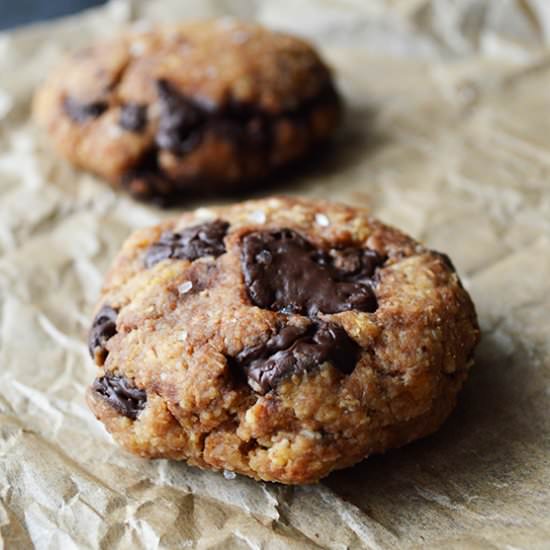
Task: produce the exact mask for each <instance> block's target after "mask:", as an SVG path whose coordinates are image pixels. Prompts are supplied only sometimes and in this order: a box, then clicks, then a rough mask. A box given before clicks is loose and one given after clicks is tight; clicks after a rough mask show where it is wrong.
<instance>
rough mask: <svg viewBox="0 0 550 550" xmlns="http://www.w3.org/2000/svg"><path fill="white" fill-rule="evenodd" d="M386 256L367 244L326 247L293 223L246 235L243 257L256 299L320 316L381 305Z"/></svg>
mask: <svg viewBox="0 0 550 550" xmlns="http://www.w3.org/2000/svg"><path fill="white" fill-rule="evenodd" d="M383 262H384V258H382V256H380V255H379V254H378V253H377V252H375V251H374V250H370V249H364V248H345V249H331V250H320V249H317V248H315V247H314V246H313V245H312V244H311V243H310V242H309V241H307V240H306V239H304V237H302V236H301V235H299V234H298V233H296V232H295V231H293V230H291V229H281V230H278V231H257V232H255V233H250V234H248V235H246V237H244V239H243V242H242V255H241V263H242V268H243V272H244V280H245V283H246V286H247V289H248V294H249V296H250V299H251V300H252V302H253V303H254V304H255V305H257V306H259V307H261V308H264V309H271V310H274V311H281V312H283V313H298V314H302V315H308V316H309V317H314V316H315V315H317V314H318V313H338V312H341V311H348V310H352V309H354V310H358V311H366V312H373V311H375V310H376V308H377V307H378V304H377V302H376V296H375V294H374V291H373V286H374V281H373V276H374V274H375V271H376V268H377V267H379V266H381V265H382V263H383Z"/></svg>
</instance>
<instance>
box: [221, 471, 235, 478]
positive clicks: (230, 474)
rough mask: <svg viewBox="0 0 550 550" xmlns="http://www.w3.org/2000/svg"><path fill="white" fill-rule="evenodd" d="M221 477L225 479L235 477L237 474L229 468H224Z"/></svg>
mask: <svg viewBox="0 0 550 550" xmlns="http://www.w3.org/2000/svg"><path fill="white" fill-rule="evenodd" d="M223 477H225V479H235V478H236V477H237V474H236V473H235V472H232V471H231V470H224V471H223Z"/></svg>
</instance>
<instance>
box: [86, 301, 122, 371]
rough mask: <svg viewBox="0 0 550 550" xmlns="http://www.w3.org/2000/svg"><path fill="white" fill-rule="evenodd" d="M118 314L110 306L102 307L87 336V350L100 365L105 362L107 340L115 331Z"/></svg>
mask: <svg viewBox="0 0 550 550" xmlns="http://www.w3.org/2000/svg"><path fill="white" fill-rule="evenodd" d="M117 315H118V312H117V311H116V310H115V309H113V308H112V307H110V306H103V307H102V308H101V309H100V310H99V312H98V314H97V315H96V316H95V319H94V321H93V323H92V327H91V329H90V334H89V336H88V350H89V351H90V355H91V356H92V358H94V359H95V360H96V362H98V363H99V364H100V365H102V364H103V363H104V362H105V358H106V357H107V354H108V351H107V348H106V344H107V340H109V339H110V338H112V337H113V336H114V335H115V334H116V332H117V330H116V318H117Z"/></svg>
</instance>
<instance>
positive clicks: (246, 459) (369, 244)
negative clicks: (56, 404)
mask: <svg viewBox="0 0 550 550" xmlns="http://www.w3.org/2000/svg"><path fill="white" fill-rule="evenodd" d="M478 338H479V330H478V325H477V320H476V314H475V310H474V306H473V304H472V302H471V300H470V297H469V295H468V293H467V292H466V291H465V290H464V288H463V286H462V285H461V283H460V280H459V278H458V276H457V274H456V272H455V270H454V268H453V265H452V264H451V262H450V260H449V259H448V258H447V257H446V256H445V255H443V254H440V253H437V252H434V251H431V250H429V249H426V248H424V247H423V246H421V245H420V244H418V243H417V242H415V241H414V240H412V239H411V238H409V237H407V236H406V235H404V234H402V233H400V232H399V231H397V230H395V229H392V228H390V227H388V226H386V225H383V224H382V223H380V222H378V221H376V220H373V219H371V218H369V216H368V215H367V213H366V212H364V211H362V210H358V209H353V208H349V207H346V206H342V205H337V204H331V203H328V202H315V201H308V200H303V199H292V198H271V199H266V200H262V201H250V202H245V203H242V204H237V205H234V206H230V207H223V208H212V209H199V210H197V211H195V212H190V213H185V214H183V215H182V216H181V217H179V218H177V219H175V220H172V221H169V222H166V223H164V224H162V225H159V226H157V227H152V228H150V229H144V230H140V231H138V232H136V233H135V234H134V235H132V236H131V237H130V238H129V240H128V241H127V242H126V244H125V245H124V247H123V249H122V251H121V253H120V255H119V256H118V258H117V259H116V261H115V263H114V266H113V267H112V269H111V271H110V273H109V274H108V276H107V279H106V283H105V287H104V290H103V294H102V297H101V300H100V303H99V304H98V308H97V311H96V316H95V320H94V322H93V326H92V329H91V332H90V341H89V343H90V352H91V354H92V356H93V357H94V358H95V361H96V363H97V364H98V366H99V367H100V371H99V373H98V375H97V379H96V380H95V382H94V383H93V385H92V387H91V388H90V390H89V393H88V401H89V404H90V406H91V408H92V410H93V411H94V413H95V414H96V416H97V417H98V418H99V419H100V420H101V421H102V422H103V423H104V424H105V425H106V427H107V429H108V430H109V431H110V432H111V433H112V434H113V436H114V437H115V439H116V440H117V441H118V442H119V443H121V444H122V445H123V446H124V447H126V448H127V449H128V450H130V451H132V452H134V453H137V454H139V455H141V456H144V457H167V458H173V459H179V460H187V461H188V462H189V463H190V464H193V465H197V466H200V467H202V468H213V469H226V470H232V471H235V472H240V473H242V474H245V475H248V476H251V477H254V478H259V479H264V480H270V481H280V482H283V483H308V482H314V481H316V480H318V479H320V478H321V477H323V476H325V475H327V474H328V473H329V472H330V471H331V470H334V469H337V468H343V467H346V466H350V465H351V464H354V463H356V462H358V461H360V460H362V459H363V458H365V457H366V456H368V455H369V454H371V453H379V452H382V451H384V450H386V449H389V448H391V447H396V446H399V445H403V444H405V443H407V442H408V441H412V440H414V439H416V438H419V437H422V436H425V435H427V434H429V433H431V432H433V431H434V430H435V429H437V428H438V427H439V426H440V424H441V423H442V422H443V421H444V420H445V418H446V417H447V415H448V414H449V413H450V411H451V410H452V408H453V407H454V405H455V401H456V395H457V392H458V391H459V389H460V388H461V386H462V384H463V382H464V380H465V378H466V375H467V372H468V369H469V367H470V366H471V364H472V358H473V351H474V348H475V345H476V343H477V341H478Z"/></svg>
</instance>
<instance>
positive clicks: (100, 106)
mask: <svg viewBox="0 0 550 550" xmlns="http://www.w3.org/2000/svg"><path fill="white" fill-rule="evenodd" d="M107 107H108V104H107V102H106V101H101V100H98V101H92V102H88V103H85V102H81V101H78V100H77V99H75V98H74V97H71V96H68V97H66V98H65V100H64V101H63V109H64V110H65V112H66V113H67V114H68V115H69V117H70V118H71V119H72V120H74V121H75V122H78V123H80V124H82V123H84V122H86V121H87V120H89V119H90V118H97V117H98V116H100V115H101V114H103V113H104V112H105V111H106V110H107Z"/></svg>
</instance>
